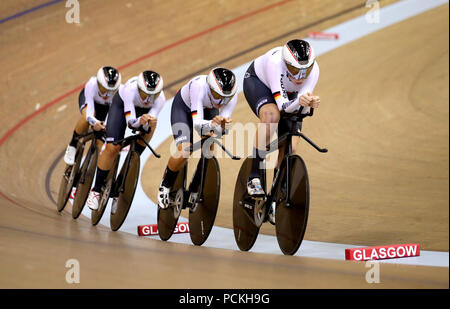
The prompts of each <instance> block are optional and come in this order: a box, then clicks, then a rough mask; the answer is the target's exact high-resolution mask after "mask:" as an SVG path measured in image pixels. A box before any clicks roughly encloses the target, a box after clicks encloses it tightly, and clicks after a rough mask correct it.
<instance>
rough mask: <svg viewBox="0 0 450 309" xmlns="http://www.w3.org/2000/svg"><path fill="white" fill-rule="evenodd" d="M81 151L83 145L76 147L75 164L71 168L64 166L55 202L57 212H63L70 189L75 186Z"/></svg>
mask: <svg viewBox="0 0 450 309" xmlns="http://www.w3.org/2000/svg"><path fill="white" fill-rule="evenodd" d="M83 150H84V145H83V144H81V145H79V146H78V147H77V152H76V155H75V163H74V164H73V165H72V166H69V165H66V168H65V170H64V174H63V176H62V178H61V182H60V184H59V191H58V200H57V202H56V208H57V209H58V211H59V212H61V211H63V209H64V208H65V207H66V204H67V201H68V200H69V197H70V193H71V192H72V188H73V187H74V186H75V184H76V181H77V177H78V171H79V169H80V163H81V158H82V156H83Z"/></svg>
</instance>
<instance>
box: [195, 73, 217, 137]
mask: <svg viewBox="0 0 450 309" xmlns="http://www.w3.org/2000/svg"><path fill="white" fill-rule="evenodd" d="M189 95H190V97H191V115H192V123H193V127H194V129H195V130H196V131H197V132H199V134H200V135H206V134H208V133H209V132H210V131H211V130H212V129H213V124H212V121H211V120H205V119H204V115H203V97H204V96H206V95H207V94H206V93H205V89H204V87H203V85H201V84H200V83H196V82H192V84H191V87H190V91H189Z"/></svg>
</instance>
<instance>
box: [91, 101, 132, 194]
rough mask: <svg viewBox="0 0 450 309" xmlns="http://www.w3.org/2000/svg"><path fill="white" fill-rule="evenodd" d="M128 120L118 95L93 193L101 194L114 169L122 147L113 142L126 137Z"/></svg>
mask: <svg viewBox="0 0 450 309" xmlns="http://www.w3.org/2000/svg"><path fill="white" fill-rule="evenodd" d="M125 129H126V120H125V114H124V112H123V101H122V99H121V98H120V96H119V94H118V93H117V94H116V95H115V96H114V98H113V102H112V104H111V107H110V108H109V113H108V121H107V124H106V146H105V148H104V149H103V151H101V152H100V153H99V156H98V162H97V175H96V178H95V185H94V188H93V191H95V192H100V191H101V189H102V186H103V185H104V183H105V179H106V177H107V176H108V173H109V170H110V169H111V168H112V167H113V164H114V160H115V158H116V156H117V155H118V154H119V152H120V146H119V145H114V144H113V142H114V141H117V140H120V139H122V138H123V137H124V136H125Z"/></svg>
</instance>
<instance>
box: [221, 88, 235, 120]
mask: <svg viewBox="0 0 450 309" xmlns="http://www.w3.org/2000/svg"><path fill="white" fill-rule="evenodd" d="M236 103H237V94H235V95H234V96H233V98H232V99H231V100H230V102H228V104H227V105H225V106H224V107H223V108H222V110H221V111H220V113H219V115H220V116H222V117H224V118H231V115H232V114H233V111H234V108H235V107H236Z"/></svg>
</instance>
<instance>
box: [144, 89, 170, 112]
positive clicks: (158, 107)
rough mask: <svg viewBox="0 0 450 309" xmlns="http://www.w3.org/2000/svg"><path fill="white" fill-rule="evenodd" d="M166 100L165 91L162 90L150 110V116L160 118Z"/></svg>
mask: <svg viewBox="0 0 450 309" xmlns="http://www.w3.org/2000/svg"><path fill="white" fill-rule="evenodd" d="M165 102H166V96H165V95H164V91H161V93H160V95H159V96H158V98H157V99H156V102H155V105H154V106H153V107H152V108H151V109H150V111H149V112H148V113H149V115H150V116H152V117H155V118H158V115H159V113H160V112H161V110H162V108H163V107H164V103H165Z"/></svg>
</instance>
